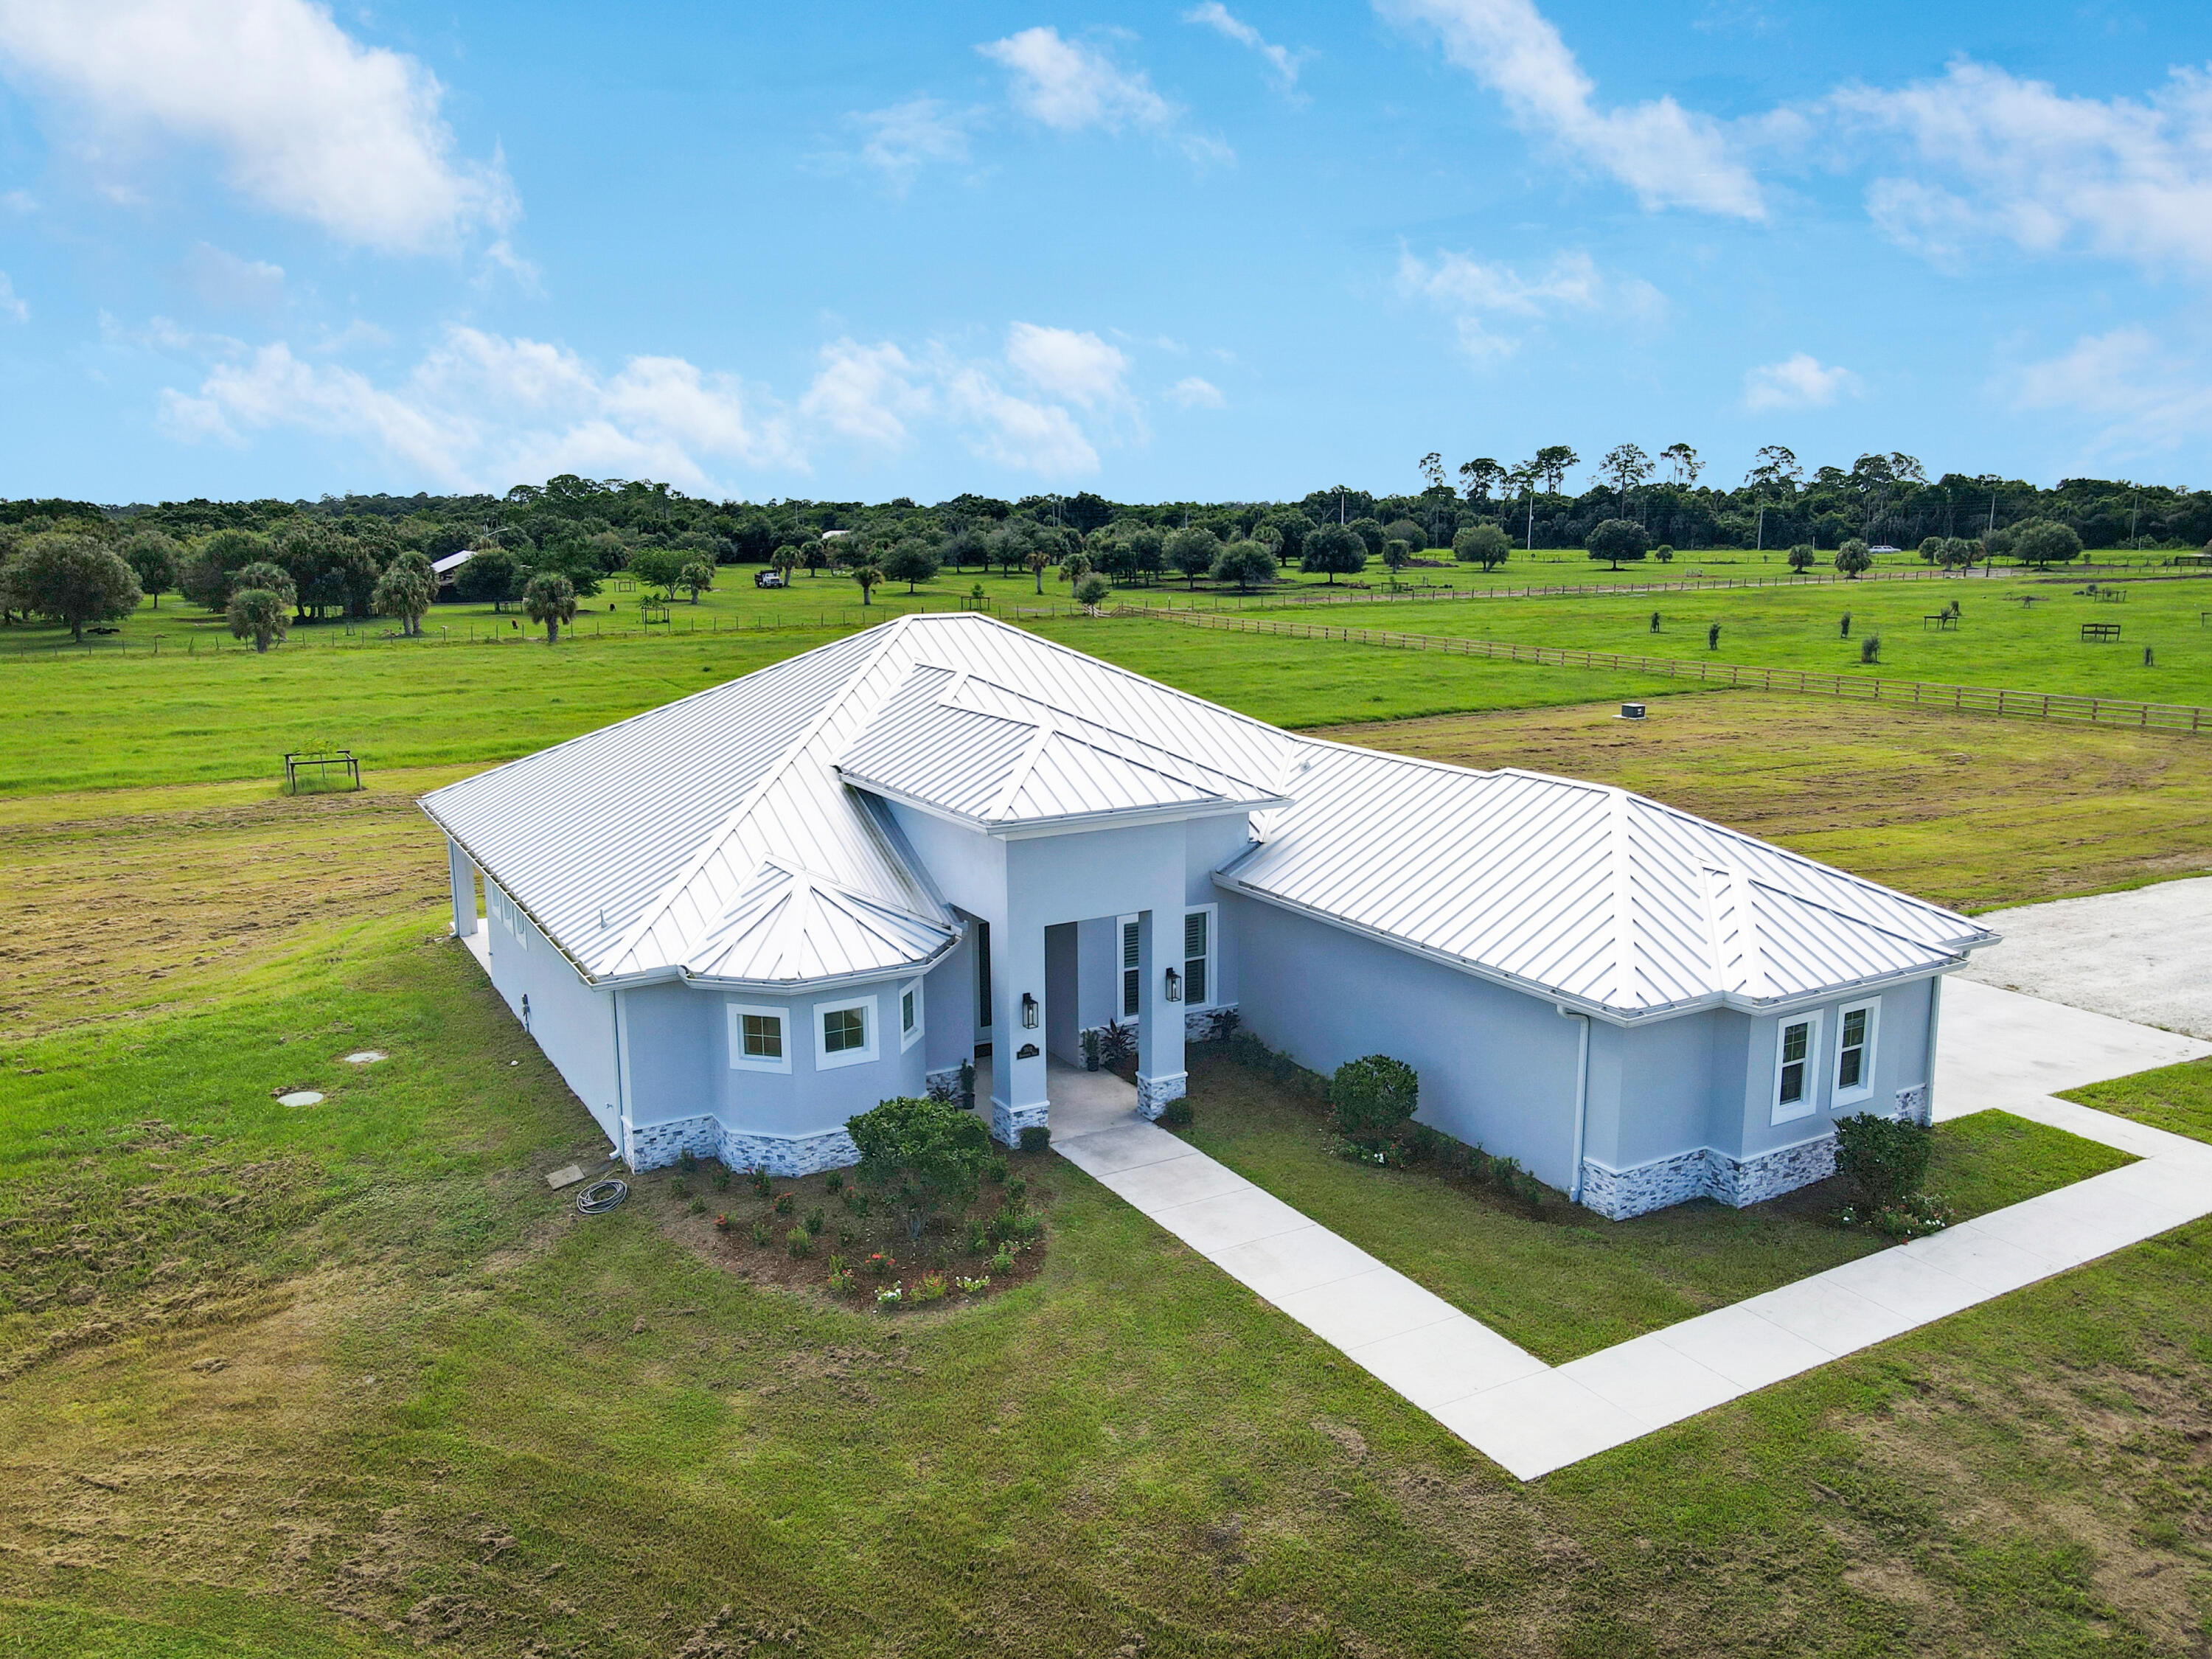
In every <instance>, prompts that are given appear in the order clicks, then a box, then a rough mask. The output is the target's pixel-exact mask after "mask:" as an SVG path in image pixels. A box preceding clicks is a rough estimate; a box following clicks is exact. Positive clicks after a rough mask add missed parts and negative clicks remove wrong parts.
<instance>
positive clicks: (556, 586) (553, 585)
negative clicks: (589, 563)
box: [522, 570, 576, 645]
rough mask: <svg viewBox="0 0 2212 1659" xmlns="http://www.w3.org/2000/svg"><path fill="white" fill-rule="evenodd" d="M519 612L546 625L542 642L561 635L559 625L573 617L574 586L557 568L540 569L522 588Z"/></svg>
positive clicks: (574, 615)
mask: <svg viewBox="0 0 2212 1659" xmlns="http://www.w3.org/2000/svg"><path fill="white" fill-rule="evenodd" d="M522 614H523V615H524V616H526V617H529V618H530V620H531V621H532V622H533V623H544V627H545V643H546V644H548V645H551V644H553V643H555V642H556V641H558V640H559V639H560V637H561V624H562V623H565V622H574V620H575V618H576V586H575V584H574V582H572V581H570V580H568V578H567V577H566V576H564V575H562V574H561V573H560V572H559V571H557V570H541V571H539V572H538V574H536V575H534V576H532V578H531V579H530V583H529V586H526V587H525V588H524V589H523V590H522Z"/></svg>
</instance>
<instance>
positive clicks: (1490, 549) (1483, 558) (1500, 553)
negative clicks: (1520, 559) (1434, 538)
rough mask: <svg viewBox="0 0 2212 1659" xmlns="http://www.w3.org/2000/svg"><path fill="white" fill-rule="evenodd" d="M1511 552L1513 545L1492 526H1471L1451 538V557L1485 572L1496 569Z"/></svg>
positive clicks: (1502, 532) (1502, 533)
mask: <svg viewBox="0 0 2212 1659" xmlns="http://www.w3.org/2000/svg"><path fill="white" fill-rule="evenodd" d="M1512 552H1513V544H1512V543H1511V542H1510V541H1509V540H1507V539H1506V536H1505V532H1504V531H1502V530H1500V529H1499V528H1498V526H1496V525H1494V524H1471V525H1469V526H1468V527H1467V528H1466V529H1464V530H1462V531H1461V532H1459V534H1458V535H1456V536H1455V537H1453V538H1452V557H1454V558H1455V559H1457V560H1459V561H1460V562H1462V564H1479V565H1480V566H1481V567H1482V568H1484V569H1485V570H1495V569H1497V568H1498V566H1499V565H1501V564H1504V562H1505V561H1506V560H1507V559H1508V558H1509V557H1510V556H1511V555H1512Z"/></svg>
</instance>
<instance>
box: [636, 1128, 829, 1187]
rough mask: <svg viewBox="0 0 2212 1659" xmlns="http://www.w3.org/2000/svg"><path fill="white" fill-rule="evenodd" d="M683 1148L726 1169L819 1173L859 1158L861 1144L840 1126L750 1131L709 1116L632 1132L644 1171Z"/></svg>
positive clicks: (667, 1162) (674, 1156)
mask: <svg viewBox="0 0 2212 1659" xmlns="http://www.w3.org/2000/svg"><path fill="white" fill-rule="evenodd" d="M685 1152H689V1153H690V1154H691V1156H692V1157H694V1158H719V1159H720V1160H721V1163H722V1167H723V1168H725V1169H726V1170H738V1171H742V1170H761V1169H764V1170H767V1171H768V1172H769V1174H770V1175H773V1176H810V1175H818V1174H820V1173H821V1172H822V1171H823V1170H842V1169H845V1168H848V1166H850V1165H852V1164H858V1163H859V1162H860V1148H859V1147H857V1146H854V1144H853V1137H852V1136H850V1135H848V1134H847V1133H845V1132H844V1131H843V1130H842V1129H831V1130H829V1131H828V1132H827V1133H823V1134H816V1135H763V1134H746V1133H740V1132H738V1131H736V1130H732V1129H726V1128H724V1127H722V1125H721V1124H720V1122H718V1121H716V1120H715V1119H714V1118H711V1117H687V1118H680V1119H678V1120H677V1121H675V1122H672V1123H651V1124H647V1125H645V1126H644V1127H638V1128H633V1129H631V1131H630V1132H629V1167H630V1168H631V1170H635V1171H637V1172H639V1173H642V1172H644V1171H645V1170H661V1169H665V1168H666V1167H667V1166H668V1165H670V1164H673V1163H676V1162H677V1161H678V1159H679V1158H682V1157H683V1155H684V1153H685Z"/></svg>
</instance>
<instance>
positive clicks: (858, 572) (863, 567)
mask: <svg viewBox="0 0 2212 1659" xmlns="http://www.w3.org/2000/svg"><path fill="white" fill-rule="evenodd" d="M883 579H884V568H883V566H881V565H879V564H878V563H877V562H875V560H874V559H873V558H872V557H870V558H865V559H862V560H861V561H860V563H858V564H856V565H854V567H853V580H854V581H856V582H858V583H859V584H860V603H861V604H862V605H866V604H867V603H868V602H869V596H870V595H871V594H872V593H873V592H875V591H876V584H877V583H878V582H880V581H881V580H883ZM1037 592H1040V593H1042V592H1044V579H1043V578H1042V576H1040V577H1039V578H1038V579H1037Z"/></svg>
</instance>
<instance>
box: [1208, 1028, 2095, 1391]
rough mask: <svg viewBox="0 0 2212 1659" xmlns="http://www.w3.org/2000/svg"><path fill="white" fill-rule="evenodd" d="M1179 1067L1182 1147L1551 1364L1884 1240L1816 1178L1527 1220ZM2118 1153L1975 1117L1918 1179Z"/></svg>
mask: <svg viewBox="0 0 2212 1659" xmlns="http://www.w3.org/2000/svg"><path fill="white" fill-rule="evenodd" d="M1192 1077H1193V1081H1192V1090H1191V1100H1192V1105H1193V1106H1194V1109H1195V1111H1196V1121H1195V1122H1194V1124H1193V1125H1192V1127H1190V1129H1189V1130H1188V1131H1187V1132H1186V1133H1185V1138H1186V1139H1188V1140H1189V1141H1190V1142H1191V1144H1192V1145H1193V1146H1196V1147H1197V1148H1198V1149H1199V1150H1200V1152H1206V1153H1207V1154H1208V1155H1210V1156H1212V1157H1213V1158H1217V1159H1218V1160H1219V1161H1220V1162H1222V1163H1224V1164H1227V1165H1228V1166H1229V1167H1230V1168H1231V1169H1232V1170H1236V1171H1237V1174H1239V1175H1241V1176H1243V1177H1244V1178H1245V1179H1246V1180H1248V1181H1249V1182H1253V1183H1254V1184H1255V1185H1256V1186H1259V1187H1262V1188H1266V1189H1267V1191H1268V1192H1271V1193H1273V1194H1275V1196H1276V1197H1278V1198H1279V1199H1281V1200H1283V1201H1284V1202H1285V1203H1287V1204H1291V1205H1293V1206H1296V1207H1297V1209H1298V1210H1299V1211H1301V1212H1304V1214H1306V1215H1309V1216H1311V1217H1312V1218H1314V1219H1315V1220H1316V1221H1318V1222H1319V1223H1321V1224H1322V1225H1323V1226H1325V1227H1328V1228H1330V1229H1332V1230H1334V1231H1336V1232H1337V1233H1339V1234H1341V1235H1342V1236H1343V1237H1346V1238H1348V1239H1350V1240H1351V1241H1352V1243H1355V1244H1357V1245H1358V1246H1359V1247H1360V1248H1361V1249H1364V1250H1366V1251H1367V1252H1368V1253H1369V1254H1370V1255H1373V1256H1375V1257H1376V1258H1377V1259H1378V1260H1380V1261H1384V1262H1386V1263H1388V1264H1389V1266H1391V1267H1395V1268H1397V1269H1398V1270H1399V1271H1400V1272H1401V1273H1405V1274H1406V1275H1407V1277H1409V1278H1411V1279H1414V1280H1415V1281H1417V1282H1418V1283H1419V1284H1421V1285H1425V1286H1426V1287H1427V1288H1428V1289H1430V1290H1431V1291H1435V1292H1436V1293H1437V1295H1438V1296H1440V1297H1443V1299H1444V1300H1445V1301H1447V1302H1449V1303H1450V1304H1452V1305H1453V1306H1455V1307H1456V1308H1459V1309H1462V1310H1464V1311H1466V1312H1468V1313H1469V1314H1472V1315H1473V1316H1474V1317H1475V1318H1477V1319H1480V1321H1482V1322H1483V1323H1485V1324H1486V1325H1488V1326H1490V1327H1491V1328H1492V1329H1494V1330H1497V1331H1498V1332H1500V1333H1501V1334H1504V1335H1505V1336H1507V1337H1509V1338H1510V1339H1511V1340H1513V1341H1515V1342H1517V1343H1519V1344H1520V1345H1521V1346H1522V1347H1524V1348H1526V1349H1528V1351H1529V1352H1531V1353H1534V1354H1535V1355H1536V1356H1537V1357H1538V1358H1541V1359H1544V1360H1546V1361H1547V1362H1549V1363H1550V1364H1555V1365H1556V1364H1565V1362H1566V1361H1568V1360H1570V1359H1577V1358H1581V1357H1582V1356H1583V1355H1584V1354H1586V1353H1595V1352H1596V1351H1597V1350H1599V1349H1600V1348H1607V1347H1610V1346H1613V1344H1614V1343H1616V1342H1623V1341H1626V1340H1628V1339H1629V1338H1630V1337H1632V1336H1640V1335H1642V1334H1644V1333H1645V1332H1646V1331H1653V1330H1657V1329H1659V1328H1662V1327H1663V1326H1667V1325H1672V1324H1674V1323H1675V1322H1678V1321H1680V1320H1684V1319H1687V1318H1690V1317H1692V1316H1694V1315H1697V1314H1700V1313H1705V1312H1707V1311H1709V1310H1712V1309H1714V1308H1719V1307H1725V1306H1726V1305H1728V1304H1729V1303H1732V1302H1741V1301H1742V1300H1743V1299H1744V1298H1745V1297H1750V1296H1756V1295H1758V1294H1759V1292H1760V1291H1770V1290H1773V1289H1775V1288H1776V1287H1777V1286H1778V1285H1787V1284H1790V1283H1791V1282H1792V1281H1794V1280H1796V1279H1803V1278H1805V1277H1807V1276H1808V1274H1812V1273H1820V1272H1823V1271H1825V1270H1826V1269H1827V1268H1829V1267H1837V1266H1838V1265H1840V1264H1841V1263H1843V1262H1845V1261H1852V1260H1855V1259H1856V1258H1857V1257H1859V1256H1862V1255H1870V1254H1872V1253H1873V1252H1874V1251H1876V1250H1879V1249H1885V1248H1887V1245H1888V1243H1889V1241H1888V1240H1887V1239H1884V1238H1881V1237H1878V1236H1875V1235H1870V1234H1868V1233H1866V1232H1863V1231H1850V1230H1846V1229H1844V1228H1839V1227H1837V1226H1834V1225H1831V1224H1830V1223H1829V1222H1828V1220H1827V1212H1829V1211H1830V1210H1831V1209H1832V1208H1833V1207H1834V1206H1835V1205H1836V1204H1838V1203H1839V1202H1841V1201H1842V1200H1840V1198H1839V1197H1838V1194H1837V1192H1836V1191H1834V1190H1832V1187H1833V1183H1829V1184H1828V1185H1827V1186H1824V1187H1822V1188H1808V1189H1807V1190H1806V1191H1804V1192H1802V1193H1798V1194H1791V1195H1790V1197H1789V1198H1788V1199H1785V1200H1780V1201H1778V1202H1775V1203H1770V1204H1760V1205H1755V1206H1753V1207H1751V1208H1750V1209H1747V1210H1732V1209H1729V1208H1728V1207H1727V1206H1724V1205H1720V1204H1713V1203H1705V1202H1700V1203H1696V1204H1685V1205H1678V1206H1675V1207H1674V1208H1673V1209H1668V1210H1662V1211H1659V1212H1656V1213H1655V1214H1652V1215H1648V1216H1639V1217H1638V1218H1635V1219H1634V1220H1632V1221H1620V1222H1613V1221H1606V1220H1603V1219H1601V1218H1599V1217H1596V1216H1595V1215H1592V1214H1591V1213H1590V1212H1589V1211H1586V1210H1583V1209H1581V1208H1579V1207H1577V1206H1572V1205H1569V1204H1567V1203H1566V1202H1565V1200H1562V1199H1558V1198H1556V1197H1555V1198H1554V1199H1553V1200H1551V1201H1550V1202H1548V1203H1547V1206H1545V1209H1544V1210H1543V1211H1542V1212H1540V1213H1539V1214H1535V1215H1532V1214H1531V1213H1530V1212H1528V1210H1527V1209H1526V1208H1525V1207H1524V1206H1522V1205H1520V1204H1518V1203H1516V1202H1513V1201H1511V1200H1505V1199H1503V1198H1499V1197H1497V1196H1495V1195H1493V1194H1490V1193H1488V1192H1487V1191H1486V1190H1483V1189H1479V1188H1474V1187H1471V1186H1469V1185H1468V1183H1466V1182H1462V1181H1457V1180H1455V1179H1453V1178H1451V1177H1449V1176H1445V1175H1443V1174H1442V1173H1440V1172H1438V1171H1437V1170H1431V1169H1428V1168H1424V1167H1421V1166H1418V1165H1417V1166H1414V1167H1413V1168H1410V1169H1404V1170H1383V1169H1376V1168H1373V1167H1372V1166H1370V1165H1367V1164H1352V1163H1348V1162H1346V1160H1345V1159H1343V1158H1337V1157H1334V1156H1332V1155H1331V1154H1330V1153H1329V1152H1328V1147H1327V1142H1328V1116H1327V1109H1326V1108H1325V1107H1324V1106H1322V1104H1320V1103H1317V1102H1316V1101H1313V1100H1310V1099H1306V1098H1302V1097H1297V1096H1294V1095H1292V1094H1291V1093H1288V1092H1286V1091H1285V1090H1283V1089H1282V1088H1281V1087H1279V1085H1274V1084H1273V1083H1271V1082H1269V1081H1268V1080H1267V1079H1264V1078H1262V1077H1261V1076H1260V1075H1258V1074H1257V1073H1252V1072H1249V1071H1247V1070H1245V1069H1244V1068H1243V1067H1242V1066H1237V1065H1234V1064H1232V1063H1231V1062H1230V1061H1228V1060H1220V1059H1207V1060H1201V1061H1200V1062H1199V1063H1198V1065H1197V1066H1195V1067H1194V1071H1193V1074H1192ZM2132 1162H2134V1160H2133V1159H2132V1158H2129V1157H2128V1156H2127V1154H2125V1153H2124V1152H2114V1151H2113V1150H2112V1148H2110V1147H2108V1146H2098V1145H2096V1144H2095V1143H2094V1142H2093V1141H2087V1140H2083V1139H2080V1138H2079V1137H2077V1136H2075V1135H2069V1134H2067V1133H2063V1131H2061V1130H2057V1129H2051V1128H2047V1127H2044V1126H2043V1125H2041V1124H2038V1123H2031V1122H2028V1121H2026V1120H2024V1119H2021V1118H2016V1117H2012V1116H2010V1115H2007V1114H2004V1113H2001V1112H1984V1113H1979V1114H1977V1115H1974V1116H1972V1117H1969V1118H1963V1119H1960V1120H1959V1121H1955V1122H1952V1123H1946V1124H1944V1125H1942V1126H1941V1127H1939V1128H1938V1129H1937V1131H1936V1157H1935V1160H1934V1162H1933V1164H1932V1165H1931V1166H1930V1170H1929V1179H1928V1188H1929V1191H1930V1192H1933V1193H1936V1194H1939V1195H1940V1196H1941V1197H1942V1199H1943V1200H1945V1201H1946V1203H1948V1205H1949V1206H1951V1207H1952V1209H1953V1210H1954V1212H1956V1213H1957V1215H1958V1217H1959V1218H1960V1219H1961V1220H1965V1219H1966V1218H1969V1217H1972V1216H1975V1215H1980V1214H1983V1213H1985V1212H1988V1211H1990V1210H1993V1209H1998V1208H2001V1207H2002V1206H2005V1205H2008V1204H2015V1203H2018V1202H2019V1201H2020V1200H2022V1199H2025V1198H2033V1196H2035V1195H2036V1194H2038V1193H2043V1192H2048V1191H2050V1190H2051V1188H2055V1187H2062V1186H2065V1185H2067V1184H2068V1183H2069V1182H2075V1181H2079V1180H2081V1178H2082V1177H2084V1176H2091V1175H2098V1174H2101V1173H2102V1172H2103V1171H2105V1170H2112V1169H2118V1168H2119V1167H2120V1166H2121V1165H2122V1164H2130V1163H2132Z"/></svg>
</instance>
